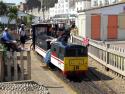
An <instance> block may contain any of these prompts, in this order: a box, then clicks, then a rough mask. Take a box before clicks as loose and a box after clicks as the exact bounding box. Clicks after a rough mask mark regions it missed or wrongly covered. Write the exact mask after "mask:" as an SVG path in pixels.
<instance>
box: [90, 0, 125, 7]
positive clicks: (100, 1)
mask: <svg viewBox="0 0 125 94" xmlns="http://www.w3.org/2000/svg"><path fill="white" fill-rule="evenodd" d="M123 1H125V0H91V7H99V6H108V5H111V4H116V3H119V2H123Z"/></svg>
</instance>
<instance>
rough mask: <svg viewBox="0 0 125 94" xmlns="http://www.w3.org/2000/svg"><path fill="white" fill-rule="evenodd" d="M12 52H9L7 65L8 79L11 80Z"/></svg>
mask: <svg viewBox="0 0 125 94" xmlns="http://www.w3.org/2000/svg"><path fill="white" fill-rule="evenodd" d="M10 54H11V52H9V51H8V52H7V58H6V66H7V81H11V63H12V60H11V55H10Z"/></svg>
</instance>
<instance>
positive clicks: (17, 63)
mask: <svg viewBox="0 0 125 94" xmlns="http://www.w3.org/2000/svg"><path fill="white" fill-rule="evenodd" d="M4 79H5V81H17V80H30V79H31V55H30V51H21V52H10V51H7V52H6V55H4Z"/></svg>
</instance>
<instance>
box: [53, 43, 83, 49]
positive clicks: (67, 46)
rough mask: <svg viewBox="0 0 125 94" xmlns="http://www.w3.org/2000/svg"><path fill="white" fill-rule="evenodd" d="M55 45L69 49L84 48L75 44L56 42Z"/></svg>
mask: <svg viewBox="0 0 125 94" xmlns="http://www.w3.org/2000/svg"><path fill="white" fill-rule="evenodd" d="M53 44H55V45H58V46H60V47H62V48H65V49H68V48H76V47H84V46H82V45H79V44H73V43H62V42H54V43H53Z"/></svg>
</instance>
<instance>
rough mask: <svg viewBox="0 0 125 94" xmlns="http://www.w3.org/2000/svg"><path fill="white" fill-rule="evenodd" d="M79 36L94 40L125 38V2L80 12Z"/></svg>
mask: <svg viewBox="0 0 125 94" xmlns="http://www.w3.org/2000/svg"><path fill="white" fill-rule="evenodd" d="M78 21H79V22H78V28H79V36H81V37H86V36H87V37H89V38H91V39H94V40H101V41H107V40H115V41H117V40H125V37H124V35H125V32H124V31H125V25H124V24H125V3H117V4H112V5H109V6H103V7H97V8H91V9H88V10H84V11H81V12H79V16H78Z"/></svg>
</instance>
